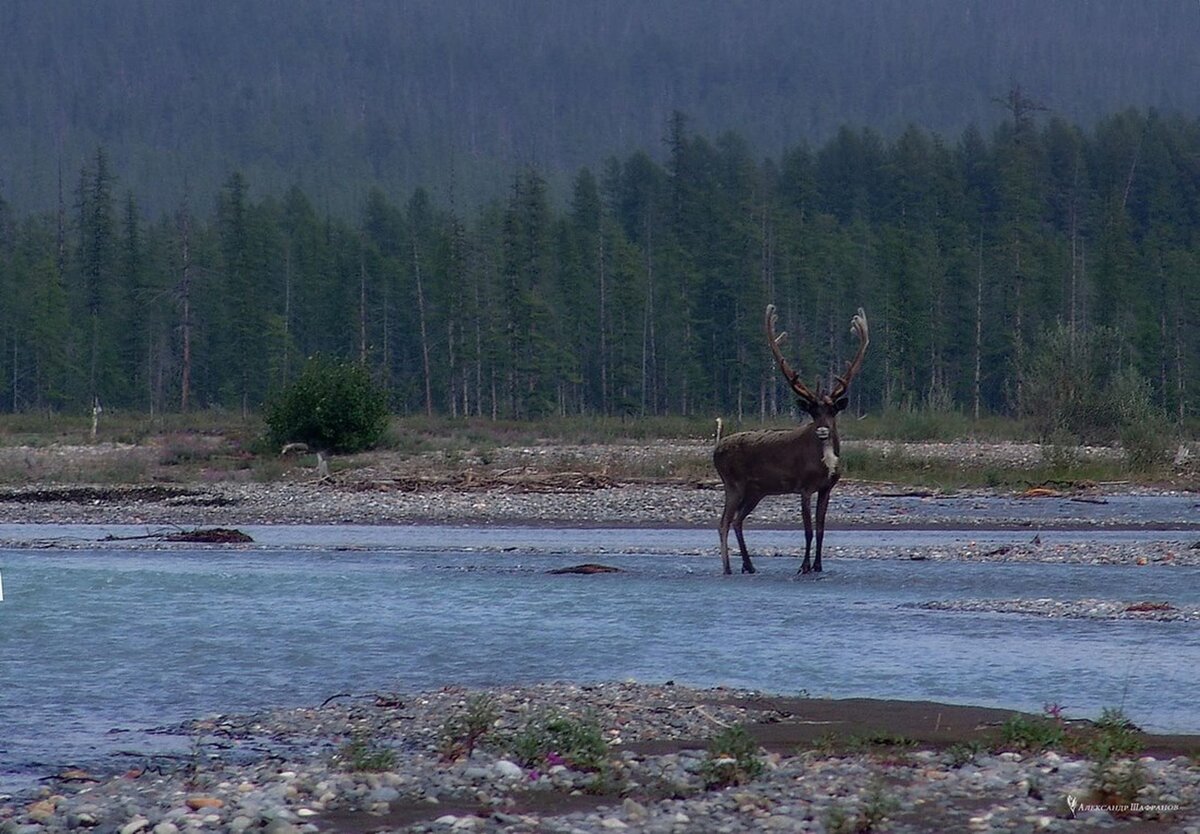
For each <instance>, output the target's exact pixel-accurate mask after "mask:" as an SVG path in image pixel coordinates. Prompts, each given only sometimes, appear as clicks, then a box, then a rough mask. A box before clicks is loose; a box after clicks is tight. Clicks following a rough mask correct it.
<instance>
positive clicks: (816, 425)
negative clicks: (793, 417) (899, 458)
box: [713, 304, 870, 574]
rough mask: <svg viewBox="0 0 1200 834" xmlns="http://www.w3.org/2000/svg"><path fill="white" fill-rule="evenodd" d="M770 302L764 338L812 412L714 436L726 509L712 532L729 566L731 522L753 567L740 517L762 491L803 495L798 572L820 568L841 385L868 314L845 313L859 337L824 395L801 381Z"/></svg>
mask: <svg viewBox="0 0 1200 834" xmlns="http://www.w3.org/2000/svg"><path fill="white" fill-rule="evenodd" d="M775 322H776V315H775V305H774V304H768V305H767V312H766V330H767V342H768V343H769V344H770V346H771V353H772V354H773V355H774V357H775V361H776V363H778V365H779V370H780V372H781V373H782V374H783V377H784V379H786V380H787V382H788V385H790V386H791V388H792V391H794V392H795V394H796V403H797V404H798V405H799V406H800V408H802V409H804V411H806V412H808V415H809V416H810V417H811V418H812V422H811V423H808V424H806V425H804V426H802V427H800V428H796V429H774V430H772V429H766V430H759V431H746V432H739V433H738V434H732V435H729V436H728V437H726V438H724V439H722V440H719V441H718V442H717V446H716V449H715V450H714V451H713V464H714V465H715V466H716V468H717V474H719V475H720V476H721V481H722V483H724V484H725V509H724V511H723V512H722V513H721V522H720V526H719V527H718V531H719V532H720V535H721V563H722V565H723V567H724V570H725V573H727V574H728V573H731V571H730V569H729V528H730V527H732V528H733V532H734V533H735V534H736V535H737V541H738V547H739V548H741V552H742V573H754V564H753V563H752V562H751V561H750V553H749V552H748V551H747V550H746V540H745V538H744V537H743V536H742V523H743V522H744V521H745V520H746V516H748V515H750V513H751V512H753V511H754V508H755V507H757V506H758V503H759V502H760V501H761V500H762V499H763V498H765V497H766V496H768V495H793V494H799V495H800V496H801V508H802V509H803V513H804V562H803V563H802V564H801V565H800V573H809V572H810V571H817V572H819V571H820V570H821V544H822V542H823V540H824V538H825V512H826V510H828V508H829V493H830V492H831V491H832V490H833V487H834V485H835V484H836V483H837V482H838V478H840V477H841V468H840V459H839V455H840V454H841V445H840V442H839V440H838V432H837V415H838V412H840V411H842V410H843V409H845V408H846V406H847V405H848V404H849V400H848V399H847V397H846V391H847V390H848V389H849V387H850V382H851V381H852V380H853V379H854V377H855V376H856V375H857V374H858V372H859V369H860V368H862V362H863V356H864V355H865V354H866V352H867V344H868V342H869V341H870V338H869V332H868V329H867V314H866V313H865V312H863V310H862V308H861V307H860V308H859V310H858V313H857V315H855V316H854V318H852V319H851V320H850V332H851V333H853V334H854V335H855V336H856V337H857V338H858V341H859V345H858V353H857V354H855V356H854V358H853V359H852V360H850V362H849V363H848V364H847V366H846V371H845V373H843V374H842V375H841V376H836V377H835V379H834V384H833V388H832V390H831V391H830V392H829V393H828V394H822V393H821V390H820V385H819V384H818V386H817V391H816V393H814V392H813V391H811V390H810V389H809V388H808V387H807V386H805V385H804V383H802V382H801V381H800V375H799V374H798V373H797V372H796V371H794V370H792V368H791V366H790V365H788V363H787V360H786V359H784V357H783V353H782V351H781V350H780V345H781V344H782V343H783V340H784V338H785V337H786V336H787V334H786V333H780V334H779V335H775ZM814 494H816V496H817V523H816V534H817V553H816V559H815V560H814V561H812V562H811V563H810V555H811V553H812V543H813V515H812V497H813V495H814Z"/></svg>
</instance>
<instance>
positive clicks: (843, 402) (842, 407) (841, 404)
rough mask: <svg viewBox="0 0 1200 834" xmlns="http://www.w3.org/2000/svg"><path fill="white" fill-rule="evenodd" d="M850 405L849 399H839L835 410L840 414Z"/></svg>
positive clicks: (835, 404) (835, 403)
mask: <svg viewBox="0 0 1200 834" xmlns="http://www.w3.org/2000/svg"><path fill="white" fill-rule="evenodd" d="M848 405H850V398H849V397H838V398H837V400H836V401H835V402H834V404H833V410H834V412H835V413H836V412H839V411H845V410H846V406H848Z"/></svg>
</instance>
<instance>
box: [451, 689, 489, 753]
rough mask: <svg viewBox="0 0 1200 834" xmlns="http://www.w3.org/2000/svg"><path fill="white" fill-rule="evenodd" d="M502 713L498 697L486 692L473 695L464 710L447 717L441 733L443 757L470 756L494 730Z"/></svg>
mask: <svg viewBox="0 0 1200 834" xmlns="http://www.w3.org/2000/svg"><path fill="white" fill-rule="evenodd" d="M499 716H500V713H499V710H498V709H497V707H496V699H495V698H493V697H492V696H491V695H488V694H486V693H484V694H480V695H472V696H471V697H470V698H468V699H467V703H466V705H465V706H464V707H463V709H462V710H460V711H458V712H456V713H455V714H454V715H452V716H450V717H449V718H447V719H446V721H445V723H444V724H442V728H441V731H440V733H439V735H440V737H441V750H442V757H443V758H446V759H457V758H459V757H460V756H470V755H471V753H472V752H474V750H475V748H476V747H477V746H478V745H479V743H480V742H481V741H482V740H483V739H484V738H485V737H486V736H487V735H488V734H489V733H490V732H491V731H492V728H493V727H494V726H495V723H496V719H497V718H499Z"/></svg>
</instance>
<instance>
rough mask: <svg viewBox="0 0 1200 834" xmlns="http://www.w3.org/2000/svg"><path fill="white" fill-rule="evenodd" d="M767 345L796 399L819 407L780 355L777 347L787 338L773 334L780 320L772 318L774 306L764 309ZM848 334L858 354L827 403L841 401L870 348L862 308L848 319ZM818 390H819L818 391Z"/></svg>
mask: <svg viewBox="0 0 1200 834" xmlns="http://www.w3.org/2000/svg"><path fill="white" fill-rule="evenodd" d="M766 318H767V343H768V344H770V346H771V353H772V354H773V355H774V356H775V361H776V362H777V363H778V364H779V370H780V372H781V373H782V374H783V376H784V379H786V380H787V382H788V385H790V386H791V387H792V390H793V391H795V392H796V396H797V397H799V398H800V399H802V400H804V401H805V402H808V403H818V402H820V401H821V399H822V398H821V397H819V396H817V395H816V394H814V393H813V392H812V391H810V390H809V389H808V386H806V385H805V384H804V383H803V382H801V381H800V374H798V373H796V372H795V371H793V370H792V366H791V365H789V364H788V362H787V360H786V359H784V358H783V352H782V351H780V349H779V346H780V345H782V344H783V341H784V339H786V338H787V331H784V332H783V333H780V334H779V335H776V334H775V322H776V321H778V319H779V316H777V315H776V314H775V305H774V304H768V305H767V316H766ZM850 332H851V333H853V334H854V335H855V336H857V337H858V353H856V354H855V355H854V358H853V359H851V360H850V362H849V363H847V365H846V372H845V373H843V374H842V375H841V376H838V377H837V378H836V380H835V382H834V385H833V390H832V391H831V392H830V394H829V400H830V401H832V402H837V401H838V400H839V399H840V398H841V397H843V396H845V394H846V390H847V389H848V388H849V387H850V382H851V381H852V380H853V379H854V377H856V376H858V372H859V370H860V369H861V368H862V362H863V356H864V355H866V352H867V345H868V344H870V341H871V337H870V331H869V329H868V327H867V314H866V312H864V311H863V308H862V307H859V308H858V312H857V313H855V314H854V317H853V318H852V319H850ZM817 390H820V387H819V386H818V389H817Z"/></svg>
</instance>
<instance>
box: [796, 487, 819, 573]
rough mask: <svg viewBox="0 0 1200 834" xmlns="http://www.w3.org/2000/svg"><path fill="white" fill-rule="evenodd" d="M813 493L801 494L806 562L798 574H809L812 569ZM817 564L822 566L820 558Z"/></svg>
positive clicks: (801, 564) (801, 565)
mask: <svg viewBox="0 0 1200 834" xmlns="http://www.w3.org/2000/svg"><path fill="white" fill-rule="evenodd" d="M811 501H812V493H811V492H801V493H800V511H801V514H802V515H803V516H804V561H803V562H801V563H800V570H799V571H797V573H809V572H810V571H811V570H812V567H811V566H810V565H809V561H808V557H809V554H810V553H811V552H812V540H813V518H812V504H811V503H810V502H811ZM817 564H820V556H818V557H817Z"/></svg>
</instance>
